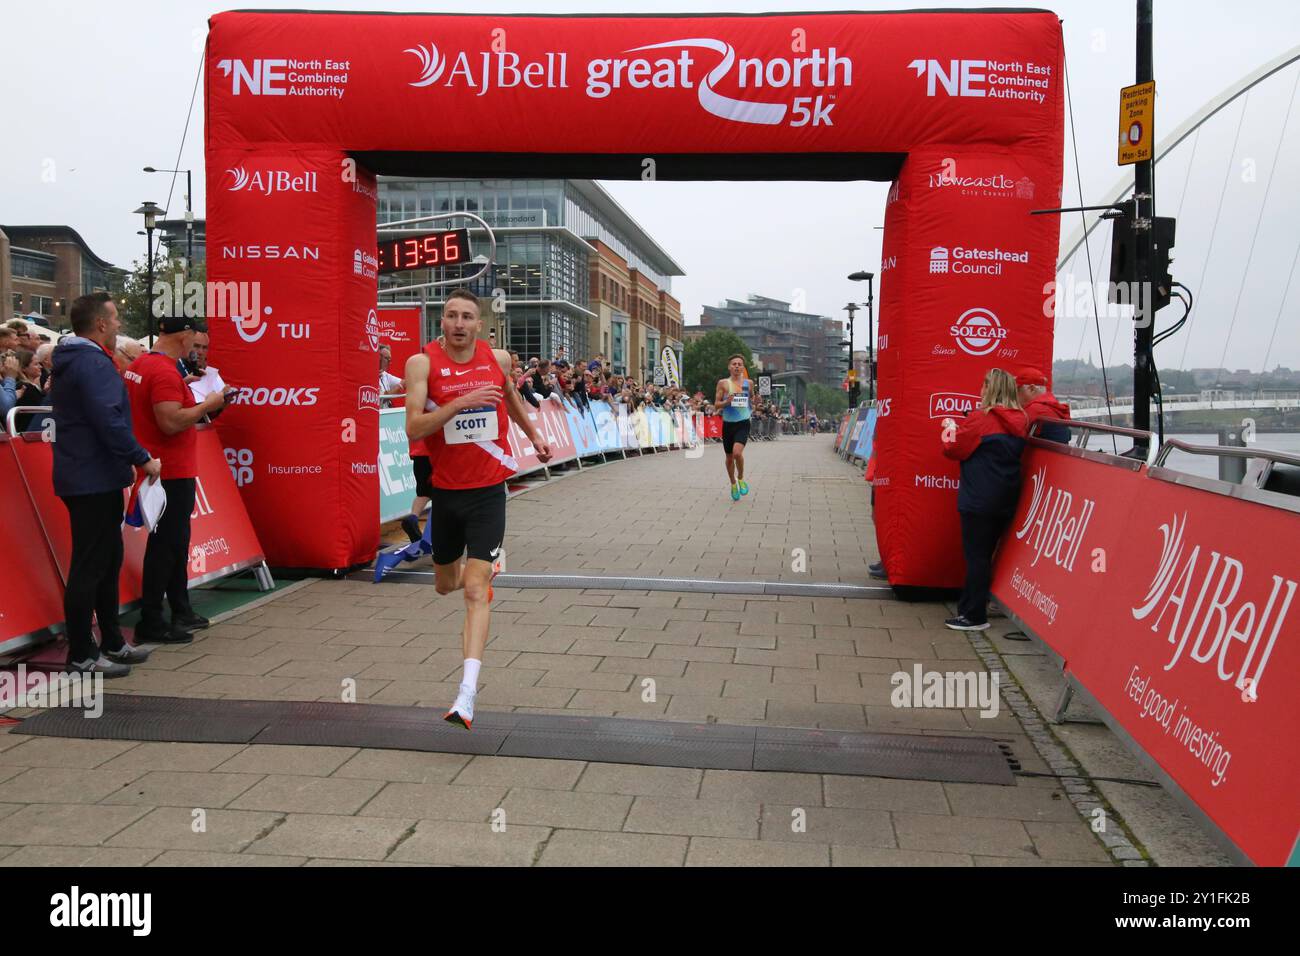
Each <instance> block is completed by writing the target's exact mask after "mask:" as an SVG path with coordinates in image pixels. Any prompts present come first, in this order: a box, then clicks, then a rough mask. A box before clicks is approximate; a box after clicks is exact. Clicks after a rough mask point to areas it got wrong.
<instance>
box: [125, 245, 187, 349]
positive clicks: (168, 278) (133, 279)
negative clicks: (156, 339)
mask: <svg viewBox="0 0 1300 956" xmlns="http://www.w3.org/2000/svg"><path fill="white" fill-rule="evenodd" d="M184 265H185V259H184V257H182V256H178V257H175V258H172V257H169V256H167V255H166V254H164V253H162V252H159V251H155V253H154V262H153V282H154V312H155V314H156V315H157V316H159V317H161V316H164V315H171V314H173V313H175V314H178V315H179V314H182V309H183V307H184V304H185V301H184V300H185V298H187V297H188V298H191V299H194V298H195V297H194V296H193V295H192V293H193V292H194V291H195V290H194V288H193V287H191V288H190V289H185V287H184V285H183V286H182V293H183V295H182V299H181V301H179V302H175V301H173V300H175V299H176V280H177V278H178V277H179V278H180V280H181V282H182V283H190V282H198V283H204V282H205V280H206V277H207V269H206V267H205V264H204V263H199V264H197V265H195V266H194V267H193V268H191V269H190V270H189V274H188V275H186V272H185V267H184ZM147 280H148V272H147V270H146V267H145V261H144V259H143V258H141V259H137V260H135V261H134V262H132V263H131V271H130V272H128V273H127V276H126V281H125V284H124V287H123V291H122V292H121V293H119V294H118V295H117V314H118V318H120V319H121V320H122V331H123V332H125V333H126V334H127V335H129V336H131V337H132V338H137V339H139V338H144V337H145V336H146V335H148V334H149V323H148V321H147V320H146V317H145V312H146V310H147V309H148V304H147V296H146V283H147ZM199 298H202V299H203V300H206V295H203V296H200V297H199ZM185 314H189V313H185Z"/></svg>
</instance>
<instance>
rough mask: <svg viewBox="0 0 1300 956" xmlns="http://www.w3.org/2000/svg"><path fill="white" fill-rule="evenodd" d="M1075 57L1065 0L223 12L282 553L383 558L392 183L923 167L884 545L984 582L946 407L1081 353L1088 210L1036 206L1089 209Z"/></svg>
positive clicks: (828, 173) (263, 500)
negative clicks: (1065, 228)
mask: <svg viewBox="0 0 1300 956" xmlns="http://www.w3.org/2000/svg"><path fill="white" fill-rule="evenodd" d="M1062 62H1063V51H1062V39H1061V30H1060V24H1059V22H1058V20H1057V18H1056V16H1055V14H1052V13H1050V12H1048V11H1016V12H1008V11H1004V10H988V11H962V12H916V13H879V14H870V13H860V14H859V13H851V14H840V13H802V14H778V15H765V16H701V17H675V16H628V17H579V16H563V17H538V16H450V15H390V14H360V13H358V14H353V13H338V14H334V13H291V12H267V13H223V14H219V15H217V16H215V17H213V18H212V20H211V33H210V36H209V42H208V52H207V71H206V76H207V88H206V103H207V134H206V135H207V177H208V178H207V182H208V221H207V230H208V232H207V236H208V277H209V280H210V281H212V282H214V283H222V284H223V285H221V286H218V287H217V289H218V291H219V293H220V297H221V298H223V300H224V305H225V308H224V310H223V309H222V307H220V306H219V307H218V309H217V310H216V311H217V312H218V313H220V314H224V315H226V316H227V318H219V317H212V318H210V325H211V326H212V349H213V356H214V360H215V361H216V364H218V365H219V366H220V367H221V369H222V374H223V375H225V376H226V378H227V379H228V380H229V381H232V382H234V383H237V384H238V385H241V386H243V387H244V391H243V392H242V394H241V399H240V401H239V402H238V404H236V405H235V406H234V407H232V408H230V409H229V410H228V411H227V412H226V413H225V414H223V415H222V417H221V424H220V428H221V433H222V436H223V439H224V443H225V445H226V447H227V449H228V450H227V455H228V456H232V457H233V458H234V459H236V460H238V461H239V462H240V463H241V465H243V466H244V467H247V466H248V465H249V464H251V466H252V475H253V477H252V480H251V481H247V482H245V484H244V487H243V493H244V495H245V498H246V501H247V504H248V508H249V512H250V514H251V516H252V518H253V520H254V523H255V525H256V527H257V529H258V534H259V536H260V537H261V539H262V541H263V543H264V545H265V549H266V554H267V557H268V559H269V560H270V561H271V562H272V563H274V564H278V565H288V566H302V567H312V568H322V569H336V568H343V567H347V566H350V565H353V564H357V563H361V562H365V561H368V560H369V559H370V558H371V557H372V556H373V555H374V552H375V548H376V546H377V528H378V524H379V520H378V519H379V515H378V500H379V495H378V487H377V485H378V476H377V469H376V457H377V408H378V404H377V396H376V394H375V390H374V388H373V387H372V386H373V383H374V381H375V377H376V369H377V363H376V359H375V349H376V348H377V345H378V330H377V327H376V321H375V312H374V309H375V303H376V277H375V271H376V270H375V260H374V251H375V248H376V234H375V202H376V192H375V175H376V174H378V173H394V174H397V173H400V174H412V173H423V174H425V175H444V176H459V175H479V176H483V175H492V176H519V177H529V178H536V177H538V176H556V177H562V176H595V177H601V178H640V177H641V176H642V174H643V172H644V170H645V169H646V166H645V165H644V160H645V159H647V158H652V159H654V160H655V174H656V176H657V177H658V178H661V179H883V180H892V181H893V183H894V185H893V188H892V189H891V191H890V194H889V202H888V206H887V208H886V211H885V239H884V264H883V267H882V269H883V276H882V282H881V321H880V367H879V368H880V371H879V383H880V389H879V391H880V403H881V404H880V416H881V417H880V424H879V430H878V436H877V439H876V449H877V454H878V456H879V462H878V467H877V472H876V474H877V479H876V488H877V494H876V525H877V529H878V530H877V534H878V537H879V543H880V546H881V552H882V554H883V555H884V559H885V565H886V568H887V570H888V572H889V577H890V580H891V581H893V582H894V583H895V584H900V585H913V586H951V585H956V584H959V583H960V581H961V577H962V567H963V565H962V558H961V551H960V547H959V544H958V542H959V534H958V522H957V515H956V510H955V487H956V482H957V471H956V469H955V468H954V467H953V466H952V465H951V463H949V462H947V461H945V459H943V458H942V457H941V456H940V454H939V450H938V445H939V442H938V432H939V419H940V418H942V417H943V416H944V415H946V414H952V413H954V412H961V411H962V410H964V409H965V408H966V407H968V406H969V404H970V403H971V402H972V401H974V400H975V398H976V396H977V394H978V390H979V383H980V381H981V379H982V377H983V375H984V372H985V370H986V369H988V368H990V367H992V366H995V365H998V366H1004V367H1015V366H1019V365H1034V366H1037V367H1039V368H1049V367H1050V365H1051V356H1052V317H1051V315H1050V314H1047V315H1045V314H1044V308H1043V303H1044V299H1045V295H1044V288H1045V286H1047V284H1048V283H1050V282H1051V281H1052V280H1053V278H1054V268H1055V267H1054V264H1055V258H1056V250H1057V242H1058V222H1057V218H1056V217H1055V216H1032V217H1031V216H1030V215H1029V211H1030V210H1031V209H1033V208H1037V207H1051V206H1055V205H1057V202H1058V198H1059V195H1060V184H1061V164H1062V151H1063V142H1064V135H1063V118H1064V110H1063V100H1062V95H1061V94H1062V86H1061V67H1062ZM760 195H761V193H760ZM869 214H870V213H869V211H867V210H864V215H869ZM850 258H851V257H850ZM861 264H862V263H854V262H849V263H848V264H847V265H845V266H843V268H849V267H853V268H856V267H857V266H859V265H861ZM827 265H828V268H830V267H831V263H830V261H829V259H828V261H827ZM834 268H835V269H840V268H841V266H839V265H836V266H834ZM835 274H836V275H838V274H839V273H838V272H836V273H835ZM824 278H825V277H824ZM254 283H256V285H253V284H254ZM232 316H237V318H232ZM250 459H251V461H250ZM243 473H244V474H245V475H246V474H247V472H246V471H245V472H243ZM864 507H865V502H864Z"/></svg>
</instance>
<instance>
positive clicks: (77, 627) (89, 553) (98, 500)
mask: <svg viewBox="0 0 1300 956" xmlns="http://www.w3.org/2000/svg"><path fill="white" fill-rule="evenodd" d="M63 504H64V505H65V506H66V507H67V509H68V518H69V520H70V521H71V524H72V562H71V564H70V565H69V567H68V586H67V588H66V589H65V590H64V592H63V619H64V620H65V621H66V622H67V628H68V663H69V664H72V663H77V662H80V661H85V660H93V659H94V658H97V657H99V652H100V648H99V647H98V646H97V645H96V644H95V638H94V636H93V635H92V634H91V633H90V620H91V614H92V613H93V614H94V615H95V616H96V617H97V618H99V633H100V635H101V637H102V638H103V641H104V646H103V650H106V651H115V650H120V649H121V647H122V644H123V641H122V631H121V629H120V628H119V627H118V624H117V600H118V593H117V579H118V575H119V574H120V573H121V571H122V492H121V491H120V490H119V491H106V492H104V493H103V494H97V495H69V496H68V497H66V498H64V499H63Z"/></svg>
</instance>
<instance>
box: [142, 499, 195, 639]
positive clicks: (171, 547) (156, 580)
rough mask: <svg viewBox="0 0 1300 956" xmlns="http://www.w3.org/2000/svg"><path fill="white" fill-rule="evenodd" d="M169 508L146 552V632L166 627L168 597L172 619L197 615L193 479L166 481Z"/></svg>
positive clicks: (143, 601) (150, 536)
mask: <svg viewBox="0 0 1300 956" xmlns="http://www.w3.org/2000/svg"><path fill="white" fill-rule="evenodd" d="M162 484H163V490H164V491H165V492H167V509H166V510H165V511H164V512H163V516H162V520H161V521H159V522H158V527H157V528H155V529H154V531H153V533H152V534H151V535H149V544H148V545H147V546H146V547H145V550H144V573H143V575H142V580H141V582H140V583H141V589H142V592H143V593H142V594H141V596H140V624H141V626H142V627H144V628H146V629H147V630H152V631H156V630H159V629H161V628H162V627H163V612H162V602H163V595H164V594H166V595H167V603H168V604H170V605H171V609H172V617H176V616H177V615H180V616H185V615H188V614H193V613H194V608H193V606H192V605H191V604H190V590H189V575H188V574H187V565H188V564H189V560H190V513H191V512H192V511H193V510H194V479H193V478H167V479H164V480H163V483H162Z"/></svg>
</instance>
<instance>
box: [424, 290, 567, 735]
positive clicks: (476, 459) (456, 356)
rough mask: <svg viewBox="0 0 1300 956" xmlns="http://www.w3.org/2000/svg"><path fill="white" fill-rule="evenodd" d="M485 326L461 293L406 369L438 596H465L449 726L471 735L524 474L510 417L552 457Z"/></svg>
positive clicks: (474, 300) (471, 298) (505, 355)
mask: <svg viewBox="0 0 1300 956" xmlns="http://www.w3.org/2000/svg"><path fill="white" fill-rule="evenodd" d="M482 328H483V321H482V319H481V318H480V317H479V302H478V297H477V296H475V295H474V294H473V293H471V292H469V291H468V290H466V289H456V290H455V291H453V292H452V293H451V294H450V295H448V296H447V303H446V305H444V306H443V309H442V338H441V339H440V340H439V341H436V342H430V343H429V344H428V345H427V346H426V347H425V349H424V351H423V352H420V353H419V354H417V355H413V356H411V357H410V358H409V359H407V362H406V435H407V437H408V438H409V439H411V440H412V441H417V440H420V439H424V440H425V444H426V447H427V448H428V450H429V459H430V461H432V463H433V474H432V476H431V477H430V484H431V485H432V488H431V489H430V490H431V491H432V492H433V494H432V496H431V497H430V500H429V506H430V507H429V524H430V526H431V539H432V541H433V567H434V571H435V572H436V588H437V591H438V593H439V594H450V593H451V592H452V591H456V590H459V589H461V588H463V589H464V591H465V631H464V636H463V638H462V648H463V650H464V653H465V669H464V673H463V675H462V677H461V682H460V692H459V693H458V694H457V695H456V702H455V703H454V704H453V705H452V707H451V710H449V711H448V712H447V714H446V719H447V720H449V721H451V722H452V723H458V724H460V725H461V726H463V727H464V728H465V729H466V730H468V729H469V727H470V724H471V723H472V722H473V720H474V695H475V694H476V693H477V692H478V672H479V667H480V666H481V664H482V659H483V647H484V645H485V644H487V639H488V620H489V610H488V605H489V603H490V601H491V598H490V597H489V595H490V593H491V581H492V562H493V561H494V560H495V559H496V558H497V557H498V556H499V555H500V553H501V545H502V542H503V541H504V540H505V533H506V485H505V483H506V480H507V479H509V478H510V477H512V476H513V475H514V473H515V472H516V471H517V470H518V467H519V466H518V465H517V464H516V463H515V460H514V458H512V457H511V455H510V444H509V441H508V440H507V437H506V436H507V429H508V428H509V423H508V419H507V415H508V416H509V418H512V419H514V421H515V423H516V424H517V425H518V426H519V427H520V428H521V429H523V431H524V434H525V435H527V436H528V440H529V441H531V442H532V443H533V447H534V448H535V449H536V450H537V457H538V459H539V460H541V461H543V462H547V461H550V458H551V449H550V446H548V445H547V443H546V440H545V439H544V438H543V437H542V436H541V435H539V434H538V433H537V429H536V428H534V427H533V424H532V422H530V421H529V420H528V413H527V412H526V411H525V409H524V404H523V399H522V398H520V397H519V392H518V391H516V390H515V386H514V383H513V382H512V381H511V380H510V376H509V372H510V353H509V352H505V351H502V350H501V349H494V348H492V347H491V346H490V345H489V344H488V343H487V342H486V341H485V340H483V339H480V338H479V337H478V336H479V333H480V332H481V331H482ZM465 553H468V560H466V562H465V563H464V564H463V565H462V564H461V562H460V558H461V555H462V554H465Z"/></svg>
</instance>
